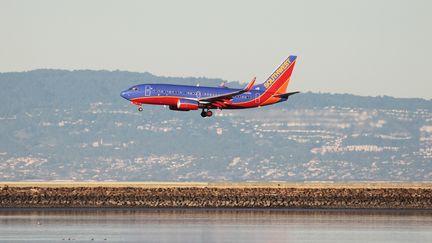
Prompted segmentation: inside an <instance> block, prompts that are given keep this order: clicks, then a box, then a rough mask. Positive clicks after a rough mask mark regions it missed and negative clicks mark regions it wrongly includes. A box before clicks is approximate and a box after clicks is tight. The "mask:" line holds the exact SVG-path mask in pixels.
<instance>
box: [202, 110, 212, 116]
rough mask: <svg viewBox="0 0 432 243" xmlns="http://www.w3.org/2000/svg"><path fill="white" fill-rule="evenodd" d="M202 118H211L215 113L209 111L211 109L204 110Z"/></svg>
mask: <svg viewBox="0 0 432 243" xmlns="http://www.w3.org/2000/svg"><path fill="white" fill-rule="evenodd" d="M201 116H202V117H207V116H208V117H211V116H213V112H212V111H211V110H209V109H207V110H204V109H203V110H202V112H201Z"/></svg>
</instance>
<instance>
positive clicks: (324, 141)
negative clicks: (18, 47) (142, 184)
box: [0, 70, 432, 181]
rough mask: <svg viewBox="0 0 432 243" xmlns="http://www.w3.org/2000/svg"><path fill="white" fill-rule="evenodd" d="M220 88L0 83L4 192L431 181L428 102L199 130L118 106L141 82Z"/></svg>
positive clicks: (341, 100)
mask: <svg viewBox="0 0 432 243" xmlns="http://www.w3.org/2000/svg"><path fill="white" fill-rule="evenodd" d="M221 81H222V80H219V79H206V78H173V77H158V76H154V75H152V74H150V73H133V72H123V71H113V72H110V71H91V70H77V71H65V70H34V71H29V72H19V73H0V102H1V104H2V105H1V106H0V134H1V137H0V181H1V180H17V179H27V180H41V179H80V180H123V181H127V180H129V181H132V180H160V181H166V180H169V181H269V180H287V181H316V180H326V181H328V180H330V181H359V180H374V181H377V180H378V181H382V180H392V181H423V180H430V178H431V177H432V165H431V161H432V111H431V109H432V101H431V100H424V99H400V98H393V97H387V96H384V97H362V96H354V95H349V94H317V93H310V92H305V93H301V94H298V95H295V96H292V97H291V98H290V100H289V101H288V102H286V103H281V104H277V105H274V106H269V107H264V108H260V109H252V110H243V111H229V110H224V111H222V112H220V111H218V112H217V113H216V116H215V117H212V118H206V119H202V118H201V117H200V116H199V112H194V111H191V112H173V111H169V110H168V109H167V108H165V107H162V106H160V107H156V106H145V107H144V111H143V112H142V113H138V112H137V111H136V107H134V106H132V105H130V104H128V102H126V101H125V100H124V99H122V98H121V97H120V96H119V93H120V91H122V90H124V89H126V88H127V87H129V86H131V85H133V84H137V83H176V84H189V85H196V84H199V85H201V86H217V85H219V84H220V83H221ZM228 86H230V87H241V86H243V84H239V83H238V82H229V83H228Z"/></svg>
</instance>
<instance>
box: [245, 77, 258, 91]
mask: <svg viewBox="0 0 432 243" xmlns="http://www.w3.org/2000/svg"><path fill="white" fill-rule="evenodd" d="M255 80H256V77H254V78H253V79H252V81H251V82H250V83H249V84H248V85H247V86H246V87H245V88H244V90H245V92H249V91H251V89H252V86H253V85H254V84H255Z"/></svg>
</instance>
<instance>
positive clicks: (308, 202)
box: [0, 185, 432, 209]
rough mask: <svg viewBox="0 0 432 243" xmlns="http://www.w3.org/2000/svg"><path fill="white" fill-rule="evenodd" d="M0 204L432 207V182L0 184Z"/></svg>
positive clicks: (43, 206)
mask: <svg viewBox="0 0 432 243" xmlns="http://www.w3.org/2000/svg"><path fill="white" fill-rule="evenodd" d="M0 207H1V208H16V207H32V208H33V207H38V208H39V207H42V208H50V207H60V208H84V207H89V208H98V207H101V208H103V207H106V208H112V207H131V208H170V207H176V208H410V209H432V188H382V189H379V188H372V189H370V188H343V187H341V188H339V187H338V188H315V187H314V188H289V187H287V188H265V187H259V188H246V187H245V188H238V187H233V188H218V187H190V188H189V187H161V188H157V187H154V188H145V187H11V186H6V185H3V186H1V187H0Z"/></svg>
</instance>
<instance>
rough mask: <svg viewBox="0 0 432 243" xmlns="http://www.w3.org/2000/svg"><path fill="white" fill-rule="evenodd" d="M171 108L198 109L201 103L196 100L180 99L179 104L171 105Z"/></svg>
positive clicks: (181, 109) (179, 109) (182, 109)
mask: <svg viewBox="0 0 432 243" xmlns="http://www.w3.org/2000/svg"><path fill="white" fill-rule="evenodd" d="M169 108H170V109H171V110H178V111H190V110H198V108H199V103H198V101H196V100H188V99H179V100H178V101H177V106H175V107H174V106H170V107H169Z"/></svg>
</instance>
